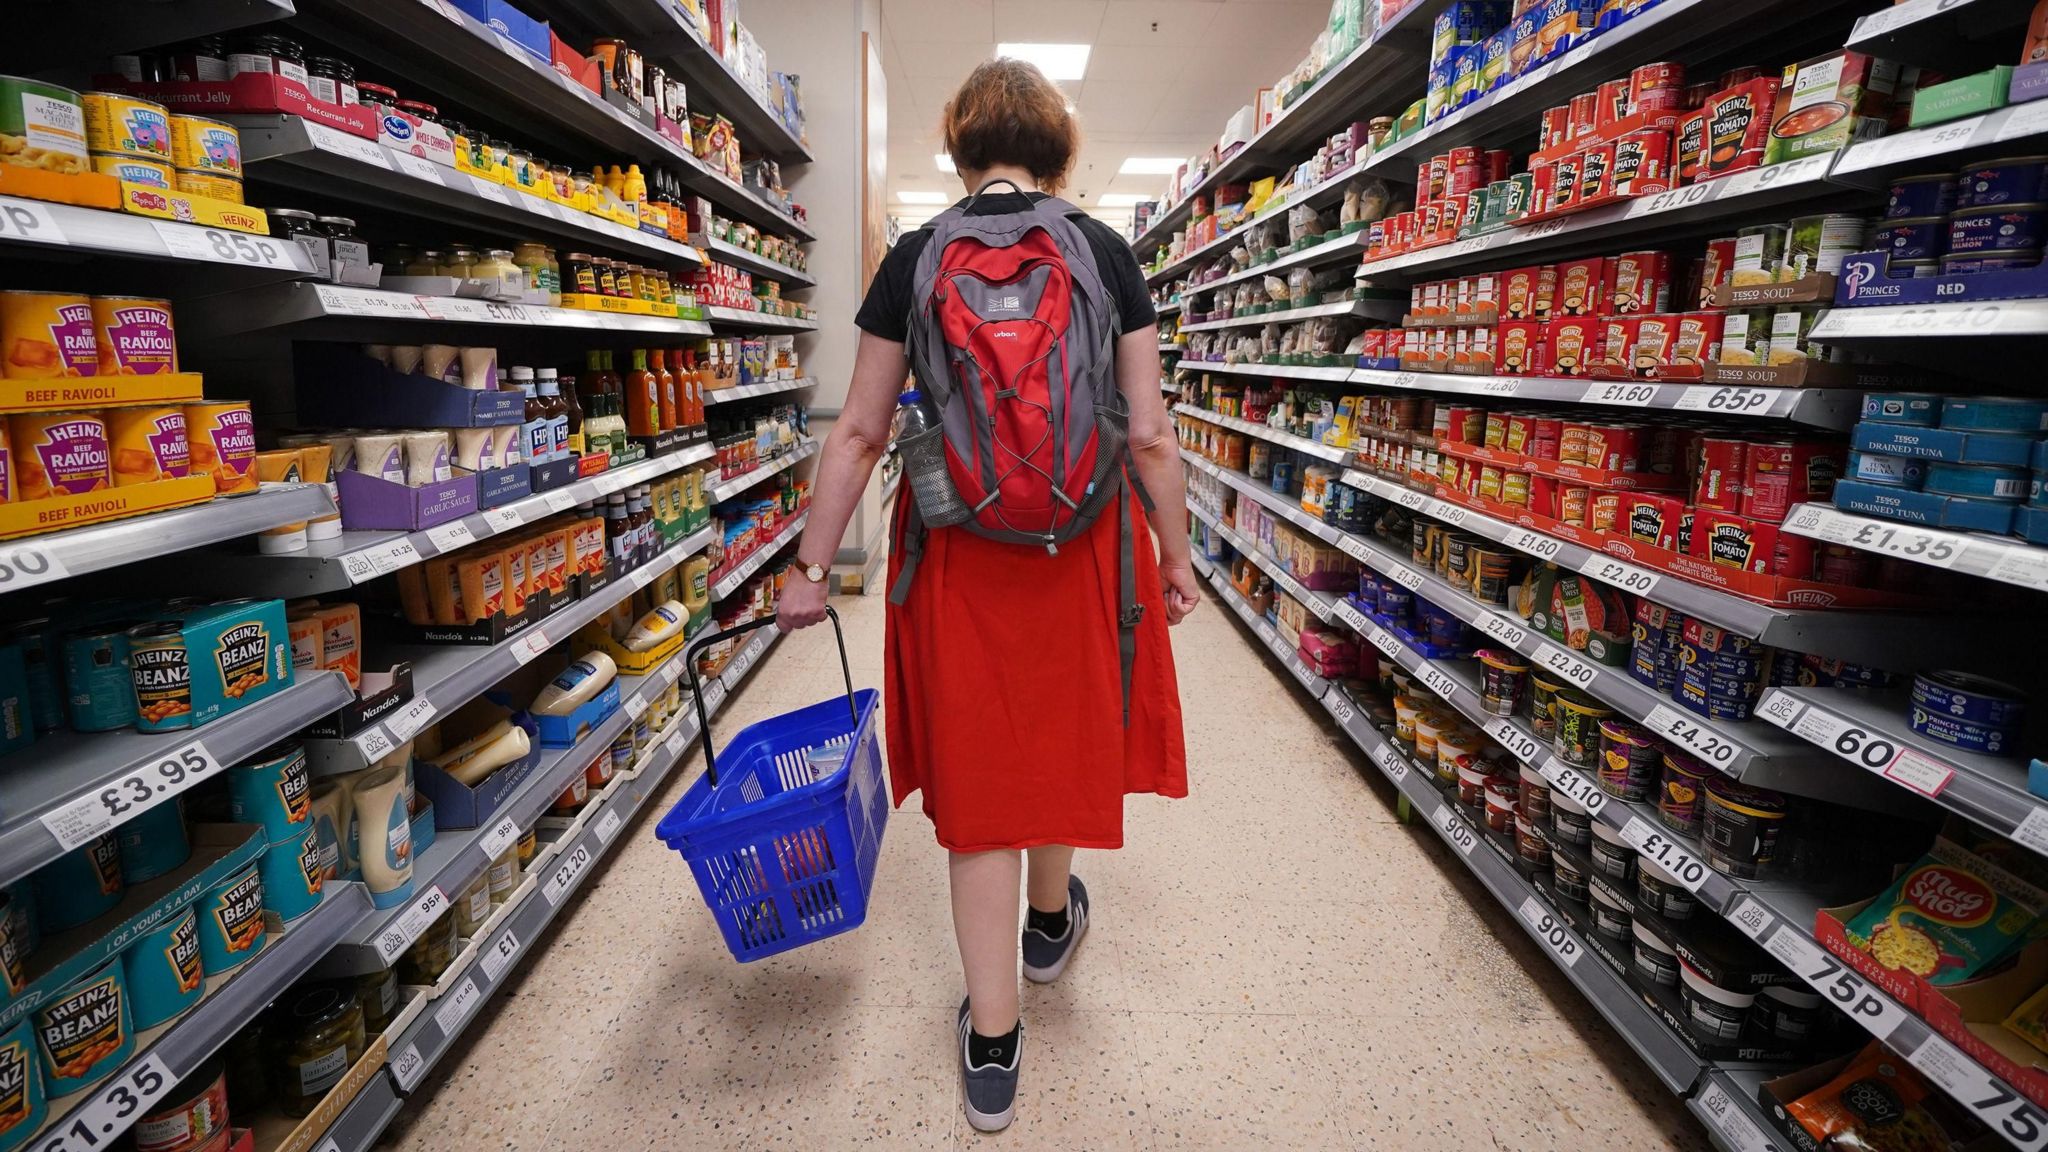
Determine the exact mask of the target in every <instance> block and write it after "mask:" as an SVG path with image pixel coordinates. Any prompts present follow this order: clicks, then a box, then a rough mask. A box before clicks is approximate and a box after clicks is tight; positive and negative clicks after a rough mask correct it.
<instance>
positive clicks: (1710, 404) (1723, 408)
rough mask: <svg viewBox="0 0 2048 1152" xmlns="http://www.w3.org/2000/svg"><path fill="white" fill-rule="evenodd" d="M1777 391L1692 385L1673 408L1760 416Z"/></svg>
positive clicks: (1765, 410)
mask: <svg viewBox="0 0 2048 1152" xmlns="http://www.w3.org/2000/svg"><path fill="white" fill-rule="evenodd" d="M1778 394H1779V393H1778V391H1777V390H1776V389H1773V388H1737V387H1732V386H1730V387H1719V388H1717V387H1713V386H1711V385H1697V384H1695V385H1693V386H1691V387H1688V388H1687V389H1686V390H1685V391H1684V392H1681V393H1680V394H1679V396H1678V403H1676V404H1673V405H1672V407H1673V408H1677V409H1680V410H1682V411H1686V412H1725V413H1727V414H1729V415H1732V416H1762V415H1764V414H1765V413H1766V412H1767V411H1768V410H1769V409H1770V406H1771V399H1772V398H1773V397H1775V396H1777V395H1778Z"/></svg>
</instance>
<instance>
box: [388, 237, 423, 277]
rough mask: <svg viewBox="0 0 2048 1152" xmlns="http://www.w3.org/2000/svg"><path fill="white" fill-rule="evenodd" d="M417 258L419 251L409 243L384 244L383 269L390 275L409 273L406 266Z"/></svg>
mask: <svg viewBox="0 0 2048 1152" xmlns="http://www.w3.org/2000/svg"><path fill="white" fill-rule="evenodd" d="M418 258H419V252H418V251H417V250H416V249H414V248H413V246H412V245H410V244H386V245H385V246H384V260H383V264H384V271H385V272H386V273H388V274H390V275H393V276H397V275H401V274H403V275H408V276H409V275H411V273H409V272H406V268H407V267H408V266H410V265H411V264H412V262H413V261H414V260H417V259H418Z"/></svg>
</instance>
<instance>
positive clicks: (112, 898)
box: [35, 832, 121, 933]
mask: <svg viewBox="0 0 2048 1152" xmlns="http://www.w3.org/2000/svg"><path fill="white" fill-rule="evenodd" d="M35 892H36V922H37V923H38V924H39V925H40V926H41V929H42V931H44V932H51V933H55V932H62V931H64V930H65V929H67V928H76V927H78V926H79V925H80V924H83V923H85V922H86V921H88V920H92V919H94V918H96V917H98V916H101V915H104V914H105V913H106V912H107V911H108V910H109V909H111V908H113V906H114V905H116V904H119V903H120V902H121V842H120V840H119V839H117V838H116V837H115V836H114V834H113V833H112V832H106V833H102V834H101V835H99V836H98V837H96V838H94V839H93V840H91V841H89V842H87V843H85V844H80V845H79V846H78V847H76V848H74V849H72V850H71V851H69V852H66V853H65V854H63V855H62V856H59V857H57V858H56V859H55V860H52V861H51V862H49V863H48V864H45V865H43V867H42V870H41V871H39V872H37V873H36V882H35Z"/></svg>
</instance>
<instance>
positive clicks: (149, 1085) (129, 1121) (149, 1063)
mask: <svg viewBox="0 0 2048 1152" xmlns="http://www.w3.org/2000/svg"><path fill="white" fill-rule="evenodd" d="M177 1082H178V1080H177V1077H175V1076H172V1075H171V1071H170V1069H169V1068H168V1067H167V1066H166V1065H165V1064H164V1060H163V1057H161V1056H159V1055H157V1054H156V1053H155V1052H148V1053H145V1054H144V1055H143V1057H142V1058H141V1059H140V1060H137V1061H136V1062H135V1063H134V1064H133V1065H132V1066H131V1067H129V1068H126V1069H124V1070H123V1071H122V1072H121V1073H120V1074H119V1075H117V1076H115V1077H114V1079H113V1080H111V1081H109V1082H108V1083H106V1084H104V1085H102V1086H101V1087H100V1089H99V1090H98V1091H97V1092H96V1093H94V1095H93V1097H92V1099H91V1100H90V1101H89V1102H87V1103H86V1104H85V1105H84V1106H83V1107H81V1108H77V1109H74V1110H73V1111H72V1112H71V1114H70V1115H68V1116H65V1117H64V1118H63V1119H62V1121H61V1122H60V1123H61V1126H60V1127H58V1128H54V1129H52V1130H51V1131H50V1132H49V1134H48V1135H46V1136H44V1137H43V1138H42V1140H40V1141H38V1142H37V1143H36V1144H35V1145H33V1152H86V1150H87V1149H93V1148H103V1147H107V1146H110V1145H113V1144H115V1143H118V1142H119V1141H120V1137H121V1134H122V1133H124V1132H126V1131H127V1130H128V1129H129V1128H131V1127H133V1126H134V1124H135V1121H136V1120H138V1119H140V1118H141V1116H142V1115H143V1114H144V1113H145V1112H147V1111H149V1107H150V1105H152V1104H155V1103H156V1102H157V1101H158V1100H160V1099H162V1098H163V1095H164V1093H166V1092H169V1091H170V1090H171V1087H172V1085H174V1084H176V1083H177Z"/></svg>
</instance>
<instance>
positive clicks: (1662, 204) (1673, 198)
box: [1626, 183, 1716, 220]
mask: <svg viewBox="0 0 2048 1152" xmlns="http://www.w3.org/2000/svg"><path fill="white" fill-rule="evenodd" d="M1715 191H1716V186H1715V185H1714V184H1712V183H1705V184H1688V185H1686V186H1685V187H1683V188H1673V189H1671V190H1669V191H1666V192H1659V193H1656V194H1655V195H1652V196H1643V197H1639V198H1638V199H1635V200H1632V201H1630V202H1629V206H1628V215H1627V217H1626V219H1631V220H1633V219H1635V218H1636V217H1638V216H1653V215H1656V214H1657V213H1659V212H1674V211H1677V210H1678V209H1680V208H1691V207H1693V206H1695V205H1698V204H1704V203H1706V202H1707V201H1708V200H1711V199H1713V198H1714V193H1715Z"/></svg>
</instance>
